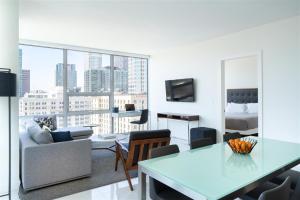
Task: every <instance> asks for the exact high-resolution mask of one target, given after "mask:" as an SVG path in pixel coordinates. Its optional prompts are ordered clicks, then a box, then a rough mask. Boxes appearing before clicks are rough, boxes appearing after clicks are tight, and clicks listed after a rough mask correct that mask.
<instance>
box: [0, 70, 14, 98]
mask: <svg viewBox="0 0 300 200" xmlns="http://www.w3.org/2000/svg"><path fill="white" fill-rule="evenodd" d="M16 85H17V84H16V74H13V73H10V72H0V96H2V97H12V96H16Z"/></svg>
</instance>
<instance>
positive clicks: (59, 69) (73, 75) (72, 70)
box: [55, 63, 77, 90]
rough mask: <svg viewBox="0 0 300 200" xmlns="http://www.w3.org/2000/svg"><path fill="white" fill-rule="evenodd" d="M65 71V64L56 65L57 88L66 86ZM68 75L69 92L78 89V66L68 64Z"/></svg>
mask: <svg viewBox="0 0 300 200" xmlns="http://www.w3.org/2000/svg"><path fill="white" fill-rule="evenodd" d="M63 71H64V64H63V63H58V64H56V73H55V83H56V84H55V86H63V84H64V82H63ZM67 73H68V90H74V89H75V88H76V87H77V71H76V65H75V64H68V65H67Z"/></svg>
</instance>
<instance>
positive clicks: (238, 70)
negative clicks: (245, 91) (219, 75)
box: [224, 56, 258, 89]
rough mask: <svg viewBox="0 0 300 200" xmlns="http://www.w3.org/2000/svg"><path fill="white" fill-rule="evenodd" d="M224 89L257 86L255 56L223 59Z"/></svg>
mask: <svg viewBox="0 0 300 200" xmlns="http://www.w3.org/2000/svg"><path fill="white" fill-rule="evenodd" d="M224 72H225V89H239V88H257V87H258V79H257V58H256V56H248V57H243V58H237V59H230V60H226V61H225V69H224Z"/></svg>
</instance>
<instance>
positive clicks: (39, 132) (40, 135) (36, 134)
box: [26, 121, 53, 144]
mask: <svg viewBox="0 0 300 200" xmlns="http://www.w3.org/2000/svg"><path fill="white" fill-rule="evenodd" d="M26 131H27V133H28V134H29V135H30V137H31V138H32V140H33V141H34V142H36V143H37V144H49V143H53V139H52V136H51V134H50V132H49V131H48V130H46V129H42V128H41V127H40V126H39V125H38V124H37V123H36V122H34V121H32V122H30V123H27V124H26Z"/></svg>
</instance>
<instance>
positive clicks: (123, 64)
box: [114, 56, 128, 70]
mask: <svg viewBox="0 0 300 200" xmlns="http://www.w3.org/2000/svg"><path fill="white" fill-rule="evenodd" d="M114 67H118V68H120V69H124V70H128V57H125V56H114Z"/></svg>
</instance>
